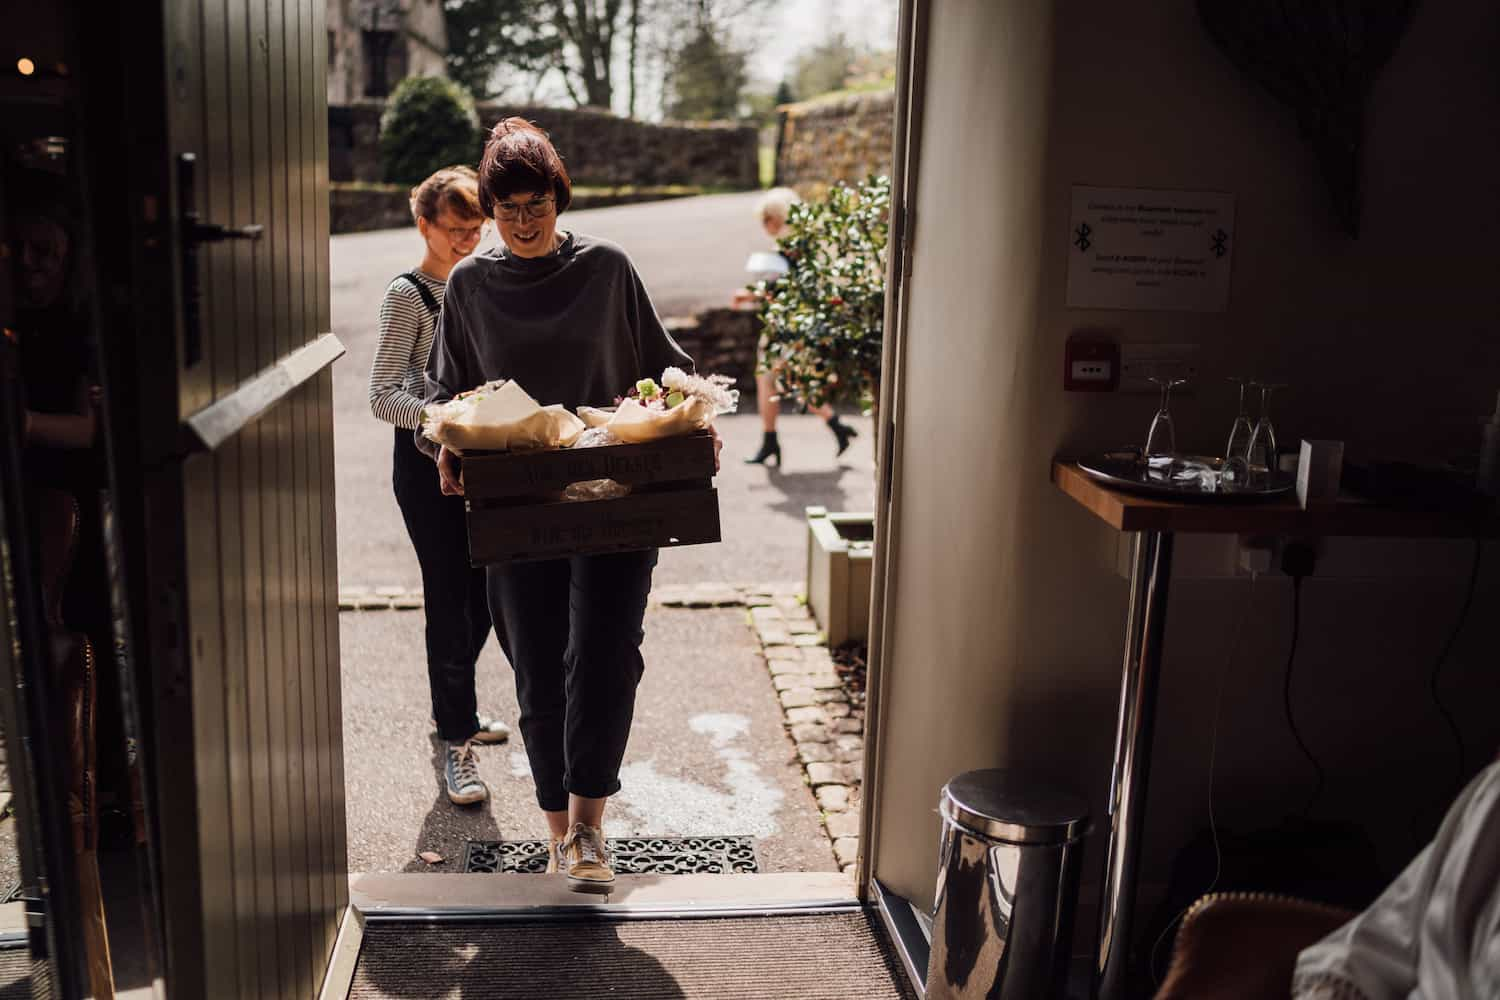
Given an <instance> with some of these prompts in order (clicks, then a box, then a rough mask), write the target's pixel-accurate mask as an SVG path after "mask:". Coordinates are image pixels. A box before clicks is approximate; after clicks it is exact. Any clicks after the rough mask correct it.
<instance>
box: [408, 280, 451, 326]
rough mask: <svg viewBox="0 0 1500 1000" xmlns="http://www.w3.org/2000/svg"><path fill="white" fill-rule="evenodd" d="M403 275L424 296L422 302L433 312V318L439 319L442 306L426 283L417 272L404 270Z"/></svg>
mask: <svg viewBox="0 0 1500 1000" xmlns="http://www.w3.org/2000/svg"><path fill="white" fill-rule="evenodd" d="M401 277H403V278H405V279H406V280H407V281H409V282H411V284H412V287H413V288H415V289H416V290H417V294H418V295H420V296H422V304H423V305H424V306H426V307H427V311H428V312H429V313H431V314H432V318H433V319H437V314H438V311H439V310H440V309H442V307H441V306H439V305H438V301H437V299H435V298H433V295H432V292H431V291H430V290H429V289H428V287H427V285H426V283H425V282H423V281H422V279H421V278H419V277H417V272H415V271H404V272H402V274H401Z"/></svg>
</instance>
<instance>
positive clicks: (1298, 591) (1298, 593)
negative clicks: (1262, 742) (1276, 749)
mask: <svg viewBox="0 0 1500 1000" xmlns="http://www.w3.org/2000/svg"><path fill="white" fill-rule="evenodd" d="M1301 631H1302V575H1301V574H1297V575H1295V576H1293V577H1292V644H1291V648H1289V649H1288V650H1287V654H1286V671H1285V676H1284V677H1283V679H1282V684H1281V703H1282V707H1283V708H1284V709H1285V710H1286V724H1287V727H1288V728H1289V729H1291V731H1292V739H1294V740H1296V741H1297V748H1298V749H1299V750H1301V751H1302V756H1304V757H1306V758H1307V762H1308V763H1309V764H1311V765H1312V767H1313V772H1314V773H1315V774H1316V775H1317V779H1318V780H1317V783H1316V784H1315V785H1314V786H1313V793H1312V796H1311V797H1310V798H1308V800H1307V805H1306V806H1304V807H1303V808H1302V817H1303V819H1307V818H1308V817H1309V816H1311V814H1312V808H1313V806H1314V805H1316V804H1317V801H1318V799H1319V798H1320V797H1321V796H1322V795H1323V786H1324V784H1325V783H1326V779H1325V777H1324V774H1323V765H1321V764H1319V763H1318V758H1316V757H1314V756H1313V752H1312V751H1311V750H1309V749H1308V748H1307V743H1306V741H1304V740H1303V739H1302V731H1301V730H1299V729H1298V728H1297V720H1296V718H1295V717H1294V716H1293V713H1292V665H1293V664H1295V663H1296V662H1297V640H1298V638H1299V636H1300V634H1301Z"/></svg>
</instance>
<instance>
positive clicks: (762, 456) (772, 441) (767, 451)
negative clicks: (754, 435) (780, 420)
mask: <svg viewBox="0 0 1500 1000" xmlns="http://www.w3.org/2000/svg"><path fill="white" fill-rule="evenodd" d="M771 458H774V459H776V467H777V468H778V469H779V468H781V442H780V441H777V440H776V432H775V431H766V434H765V437H763V438H761V439H760V451H757V452H756V453H755V454H754V455H747V456H746V457H745V464H746V465H765V464H766V460H767V459H771Z"/></svg>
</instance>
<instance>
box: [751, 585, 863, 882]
mask: <svg viewBox="0 0 1500 1000" xmlns="http://www.w3.org/2000/svg"><path fill="white" fill-rule="evenodd" d="M801 591H802V585H801V584H800V583H799V584H793V585H790V586H788V587H783V588H775V589H769V590H759V589H753V588H752V589H750V590H747V592H746V595H745V605H746V607H747V608H748V609H749V618H750V625H751V627H752V628H753V629H754V630H755V634H756V637H757V638H758V639H759V640H760V644H761V651H762V652H763V653H764V654H765V658H766V669H767V670H768V671H769V672H770V675H771V683H772V684H773V685H775V687H776V693H777V696H778V697H779V698H780V700H781V711H782V715H783V717H784V719H785V722H786V727H787V732H788V734H789V735H790V736H791V739H792V742H793V743H794V744H795V745H796V747H797V759H798V760H800V761H801V762H802V770H803V774H804V776H805V777H806V779H807V783H808V785H809V786H811V788H812V790H813V795H814V796H816V798H817V800H818V809H819V810H820V811H821V812H822V814H823V829H824V830H825V831H826V832H827V833H828V839H829V840H831V841H832V842H833V854H834V857H835V858H837V859H838V863H839V868H840V869H842V870H843V871H845V872H848V871H850V870H851V869H853V867H854V864H855V861H856V859H857V858H858V856H859V805H860V797H861V789H860V782H861V780H862V776H863V774H864V759H865V708H864V697H863V695H862V694H854V695H853V696H852V697H851V693H850V692H849V691H848V690H846V689H845V687H844V683H843V681H842V680H841V679H840V677H839V675H838V672H837V670H836V669H835V668H834V662H833V657H832V656H831V655H830V654H829V651H828V646H827V645H826V643H825V641H824V636H823V634H822V633H821V632H820V631H819V629H818V624H817V622H815V621H814V620H813V617H812V613H811V612H810V611H809V610H808V608H807V603H806V600H805V598H804V596H803V595H802V593H801Z"/></svg>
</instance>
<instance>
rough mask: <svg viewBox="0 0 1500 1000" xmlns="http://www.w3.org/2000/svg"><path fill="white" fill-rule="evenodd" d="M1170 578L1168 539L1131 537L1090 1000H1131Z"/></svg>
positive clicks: (1168, 535) (1166, 536)
mask: <svg viewBox="0 0 1500 1000" xmlns="http://www.w3.org/2000/svg"><path fill="white" fill-rule="evenodd" d="M1171 576H1172V533H1171V532H1157V531H1143V532H1140V533H1139V534H1137V535H1136V538H1135V554H1134V557H1133V561H1132V567H1131V572H1130V617H1129V619H1128V620H1127V622H1126V625H1125V663H1124V671H1123V674H1122V676H1121V679H1120V714H1119V720H1118V722H1117V724H1116V725H1117V728H1116V730H1115V759H1114V771H1113V773H1112V775H1111V778H1110V789H1109V823H1110V827H1109V853H1108V855H1107V857H1106V859H1105V868H1104V891H1103V899H1102V900H1101V903H1100V907H1099V945H1098V949H1099V950H1098V953H1097V964H1096V966H1095V969H1094V996H1095V997H1097V998H1100V1000H1126V998H1127V997H1128V996H1129V993H1128V989H1129V976H1130V939H1131V931H1132V927H1133V923H1134V921H1133V919H1132V917H1133V912H1132V911H1133V909H1134V907H1135V888H1136V876H1137V871H1136V868H1137V864H1138V862H1139V860H1140V853H1141V829H1142V827H1143V826H1144V825H1145V814H1146V783H1147V778H1148V776H1149V774H1150V770H1151V739H1152V736H1153V733H1154V727H1155V721H1156V689H1157V685H1158V682H1159V681H1160V678H1161V650H1162V639H1163V638H1164V636H1165V634H1166V628H1167V585H1168V583H1169V582H1170V580H1171Z"/></svg>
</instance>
